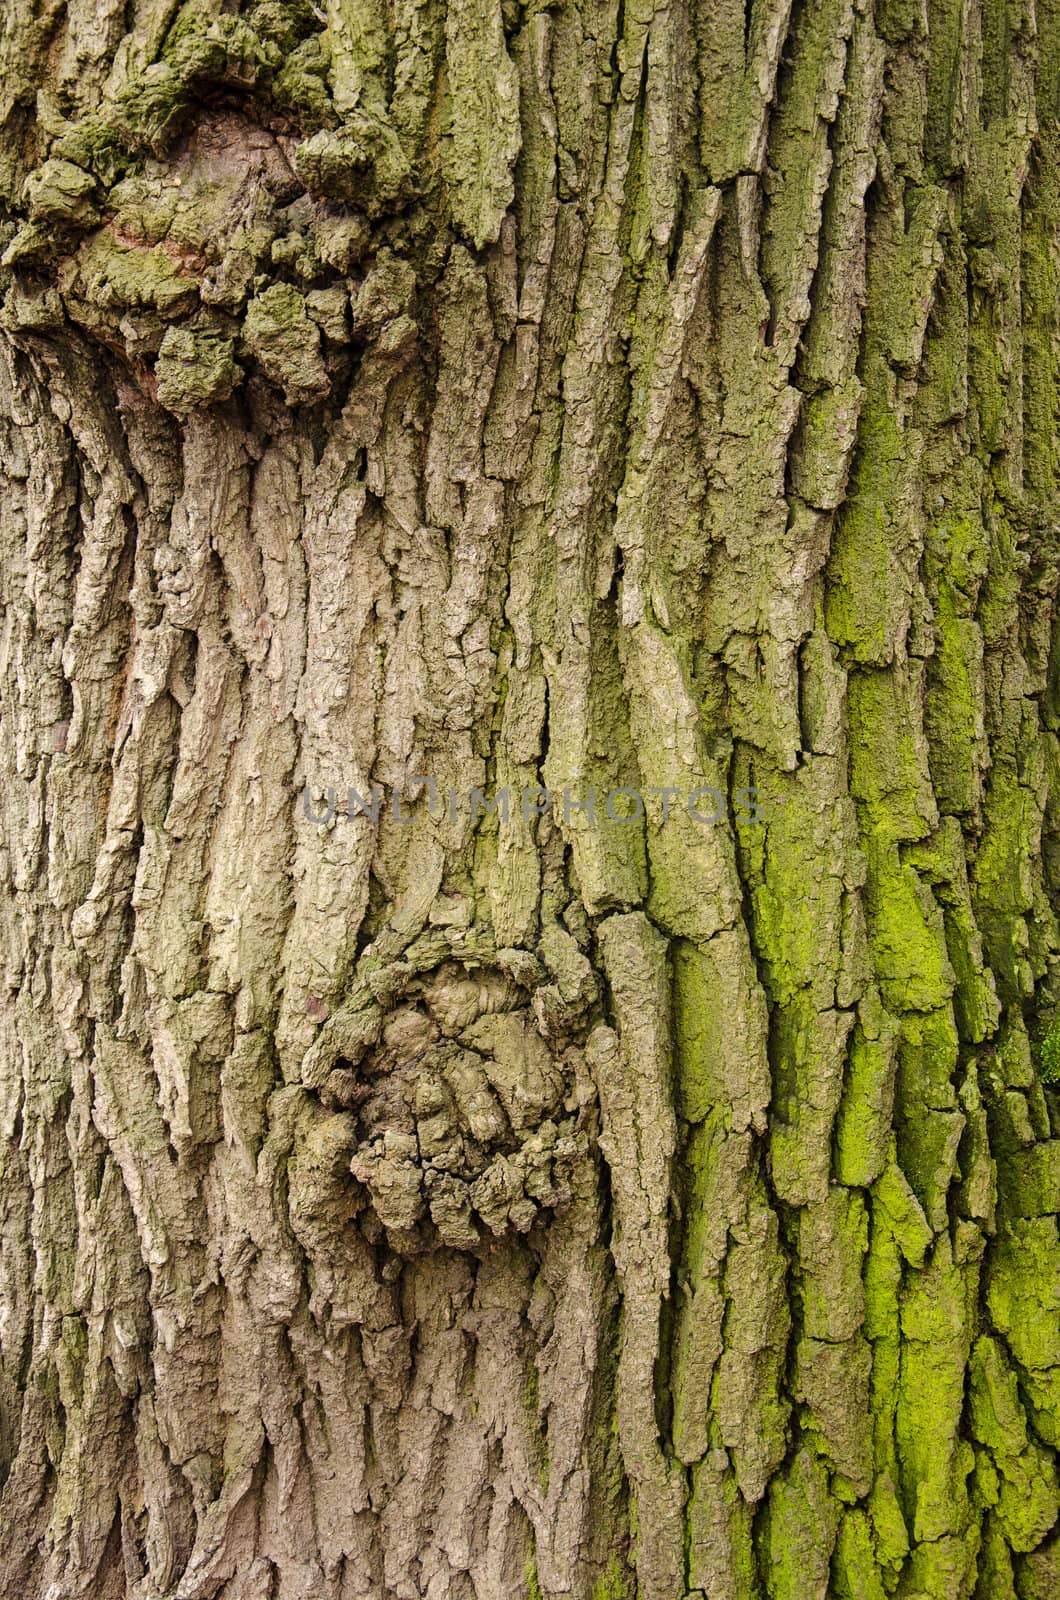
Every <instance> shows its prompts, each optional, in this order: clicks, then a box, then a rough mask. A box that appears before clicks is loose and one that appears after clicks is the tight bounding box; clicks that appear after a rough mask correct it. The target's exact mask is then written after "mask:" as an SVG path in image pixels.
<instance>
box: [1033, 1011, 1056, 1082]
mask: <svg viewBox="0 0 1060 1600" xmlns="http://www.w3.org/2000/svg"><path fill="white" fill-rule="evenodd" d="M1038 1076H1039V1077H1040V1078H1041V1080H1042V1082H1043V1083H1060V1022H1054V1023H1053V1025H1052V1027H1051V1028H1050V1029H1049V1032H1048V1033H1047V1034H1046V1035H1045V1037H1044V1038H1043V1039H1042V1041H1041V1043H1040V1044H1039V1046H1038Z"/></svg>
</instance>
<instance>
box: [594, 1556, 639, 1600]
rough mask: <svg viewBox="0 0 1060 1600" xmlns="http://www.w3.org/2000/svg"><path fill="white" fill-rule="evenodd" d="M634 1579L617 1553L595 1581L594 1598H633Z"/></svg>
mask: <svg viewBox="0 0 1060 1600" xmlns="http://www.w3.org/2000/svg"><path fill="white" fill-rule="evenodd" d="M632 1593H633V1590H632V1580H631V1578H630V1575H629V1573H628V1572H627V1571H626V1569H625V1568H624V1567H623V1565H622V1563H621V1562H620V1561H619V1559H618V1557H617V1556H616V1555H612V1556H611V1557H610V1559H609V1560H608V1563H607V1566H606V1567H605V1569H604V1571H603V1572H602V1573H601V1574H600V1576H599V1577H598V1578H596V1579H595V1580H594V1582H593V1589H592V1600H631V1597H632Z"/></svg>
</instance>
